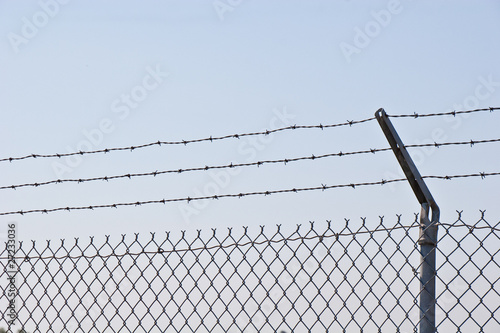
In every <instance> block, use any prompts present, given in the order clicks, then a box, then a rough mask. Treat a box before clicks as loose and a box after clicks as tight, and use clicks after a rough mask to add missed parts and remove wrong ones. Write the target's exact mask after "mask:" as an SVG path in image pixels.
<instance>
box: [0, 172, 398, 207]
mask: <svg viewBox="0 0 500 333" xmlns="http://www.w3.org/2000/svg"><path fill="white" fill-rule="evenodd" d="M404 180H406V178H401V179H391V180H382V181H377V182H365V183H350V184H337V185H325V184H322V185H321V186H314V187H304V188H292V189H284V190H268V191H256V192H246V193H237V194H219V195H210V196H200V197H193V198H191V197H185V198H174V199H161V200H148V201H136V202H122V203H114V204H104V205H91V206H78V207H59V208H51V209H33V210H27V211H22V210H21V211H12V212H2V213H0V216H2V215H25V214H31V213H45V214H47V213H52V212H56V211H72V210H94V209H97V208H118V207H120V206H142V205H147V204H160V203H161V204H166V203H170V202H182V201H185V202H187V203H189V202H191V201H198V200H207V199H213V200H218V199H221V198H243V197H247V196H257V195H264V196H268V195H271V194H277V193H292V192H294V193H298V192H304V191H316V190H322V191H325V190H328V189H333V188H342V187H352V188H356V187H357V186H368V185H384V184H388V183H394V182H400V181H404Z"/></svg>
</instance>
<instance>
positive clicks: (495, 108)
mask: <svg viewBox="0 0 500 333" xmlns="http://www.w3.org/2000/svg"><path fill="white" fill-rule="evenodd" d="M496 110H500V107H489V108H484V109H474V110H463V111H451V112H443V113H428V114H418V113H414V114H399V115H389V117H393V118H398V117H399V118H401V117H407V118H419V117H420V118H421V117H434V116H446V115H452V116H456V115H457V114H462V113H474V112H483V111H489V112H493V111H496ZM372 120H375V117H370V118H366V119H362V120H348V121H346V122H344V123H337V124H328V125H322V124H319V125H293V126H286V127H281V128H276V129H271V130H265V131H260V132H250V133H241V134H230V135H223V136H218V137H213V136H210V137H208V138H202V139H191V140H181V141H160V140H158V141H156V142H150V143H146V144H140V145H134V146H128V147H115V148H105V149H98V150H89V151H81V150H80V151H77V152H76V151H75V152H69V153H56V154H30V155H25V156H20V157H7V158H0V162H7V161H9V162H13V161H19V160H25V159H29V158H55V157H57V158H61V157H67V156H74V155H86V154H99V153H109V152H112V151H124V150H130V151H134V150H137V149H141V148H146V147H152V146H161V145H187V144H190V143H196V142H207V141H210V142H213V141H219V140H225V139H230V138H235V139H240V138H242V137H246V136H256V135H269V134H272V133H276V132H282V131H287V130H295V129H321V130H323V129H325V128H334V127H342V126H352V125H356V124H361V123H365V122H369V121H372Z"/></svg>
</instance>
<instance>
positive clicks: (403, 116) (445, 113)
mask: <svg viewBox="0 0 500 333" xmlns="http://www.w3.org/2000/svg"><path fill="white" fill-rule="evenodd" d="M497 110H500V107H489V108H483V109H474V110H463V111H455V110H453V111H450V112H440V113H424V114H418V113H416V112H415V113H413V114H394V115H387V116H388V117H392V118H423V117H437V116H453V117H455V116H456V115H457V114H463V113H475V112H484V111H488V112H493V111H497Z"/></svg>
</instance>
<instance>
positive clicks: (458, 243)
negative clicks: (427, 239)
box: [0, 212, 500, 333]
mask: <svg viewBox="0 0 500 333" xmlns="http://www.w3.org/2000/svg"><path fill="white" fill-rule="evenodd" d="M498 226H499V224H498V223H497V224H495V225H491V224H489V223H488V222H487V221H486V220H485V218H484V212H483V213H482V216H481V218H480V219H479V221H478V222H477V223H475V224H473V225H468V224H466V223H465V222H464V221H463V220H462V217H461V214H460V213H459V216H458V219H457V221H456V222H454V223H451V224H445V223H441V224H440V226H439V235H440V238H439V242H438V246H437V248H438V249H437V263H438V267H437V268H438V269H437V280H436V287H437V290H436V295H437V299H436V302H437V303H436V323H437V329H438V331H439V332H456V331H460V332H490V333H494V332H496V333H498V332H500V322H499V319H498V318H499V317H500V310H499V308H500V293H499V292H498V290H500V282H499V280H500V266H499V263H498V262H499V260H498V259H499V256H500V254H499V251H500V250H499V248H500V246H499V244H500V230H499V229H498ZM418 236H419V222H418V216H415V218H414V219H413V218H412V219H410V220H409V221H406V222H405V221H404V219H403V218H402V217H401V216H397V218H395V219H384V218H380V220H379V221H377V222H375V223H369V221H366V219H361V220H359V221H349V220H345V221H342V222H341V223H339V222H330V221H328V222H326V223H310V224H309V225H303V226H297V227H296V228H294V230H289V229H286V228H285V226H279V225H278V226H276V227H263V226H261V227H260V228H257V227H255V228H253V227H252V228H247V227H245V228H242V229H238V230H236V229H231V228H230V229H228V230H227V231H222V232H221V231H218V230H215V229H212V230H208V231H204V232H202V231H198V232H197V233H195V234H192V235H190V234H188V233H186V232H182V233H181V234H180V236H177V237H174V235H173V234H172V233H169V232H167V233H165V234H162V235H158V234H154V233H151V234H150V235H138V234H136V235H134V236H132V237H130V236H125V235H122V237H121V239H118V240H112V239H111V238H110V237H109V236H106V237H105V238H103V239H101V240H99V241H98V240H97V239H96V238H90V240H86V241H82V240H80V239H75V240H72V241H67V240H66V241H64V240H61V241H59V242H56V243H54V242H47V243H46V244H43V245H42V244H39V243H35V242H31V243H29V242H21V243H19V246H18V249H17V251H16V263H17V267H18V269H17V272H16V284H17V285H16V288H17V295H16V306H17V309H16V311H17V316H18V320H17V325H16V326H13V327H10V329H11V330H12V331H14V329H15V330H16V331H17V330H18V329H20V328H23V329H25V330H26V331H28V332H57V333H59V332H68V333H73V332H417V331H418V325H419V306H418V299H419V293H420V282H419V268H420V253H419V247H418V244H417V240H418ZM0 257H1V260H0V262H1V263H2V269H3V271H4V272H7V271H8V270H9V268H8V266H7V262H8V253H7V250H6V249H4V250H3V251H2V252H1V253H0ZM7 280H8V279H2V282H1V288H2V296H1V297H2V299H1V301H0V304H1V306H2V313H3V322H2V323H1V324H0V326H5V327H7V326H8V325H7V320H8V318H7V311H5V312H3V309H6V308H7V307H8V301H9V299H8V298H7V295H8V287H7V284H8V283H7V282H8V281H7Z"/></svg>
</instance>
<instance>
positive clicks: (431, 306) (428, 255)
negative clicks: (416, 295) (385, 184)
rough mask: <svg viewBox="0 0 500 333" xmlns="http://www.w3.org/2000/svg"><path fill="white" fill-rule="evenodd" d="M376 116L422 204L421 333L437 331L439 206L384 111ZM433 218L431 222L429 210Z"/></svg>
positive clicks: (419, 241)
mask: <svg viewBox="0 0 500 333" xmlns="http://www.w3.org/2000/svg"><path fill="white" fill-rule="evenodd" d="M375 117H376V118H377V121H378V122H379V124H380V127H381V128H382V131H383V132H384V134H385V136H386V138H387V141H389V144H390V145H391V148H392V151H393V152H394V154H395V155H396V158H397V159H398V162H399V164H400V165H401V168H402V169H403V171H404V173H405V175H406V178H407V179H408V182H409V183H410V186H411V187H412V189H413V192H414V193H415V195H416V197H417V199H418V201H419V203H420V205H421V212H420V236H419V239H418V244H419V245H420V255H421V264H420V333H434V332H436V317H435V308H436V281H435V280H436V251H435V250H436V244H437V224H438V222H439V207H438V205H437V204H436V201H435V200H434V198H433V197H432V195H431V193H430V191H429V189H428V188H427V185H425V182H424V181H423V179H422V176H421V175H420V173H419V172H418V169H417V167H416V166H415V164H414V163H413V160H412V159H411V157H410V154H408V151H407V150H406V148H405V146H404V144H403V142H402V141H401V138H400V137H399V135H398V133H397V132H396V129H395V128H394V126H392V123H391V121H390V120H389V117H388V116H387V114H386V113H385V111H384V109H379V110H378V111H377V112H375ZM430 209H432V217H431V219H430V220H429V210H430Z"/></svg>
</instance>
